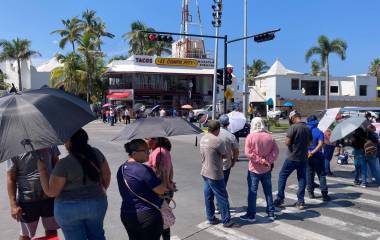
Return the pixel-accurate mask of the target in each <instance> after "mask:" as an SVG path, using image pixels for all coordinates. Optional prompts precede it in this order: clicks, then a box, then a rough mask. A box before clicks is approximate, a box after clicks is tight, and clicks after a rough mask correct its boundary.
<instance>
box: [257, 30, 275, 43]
mask: <svg viewBox="0 0 380 240" xmlns="http://www.w3.org/2000/svg"><path fill="white" fill-rule="evenodd" d="M274 37H275V35H274V33H273V32H266V33H260V34H257V35H255V36H254V37H253V39H254V40H255V42H265V41H270V40H273V39H274Z"/></svg>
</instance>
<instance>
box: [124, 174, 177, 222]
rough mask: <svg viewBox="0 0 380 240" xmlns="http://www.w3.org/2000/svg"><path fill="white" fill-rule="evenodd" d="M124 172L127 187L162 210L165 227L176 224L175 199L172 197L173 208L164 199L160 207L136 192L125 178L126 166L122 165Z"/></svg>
mask: <svg viewBox="0 0 380 240" xmlns="http://www.w3.org/2000/svg"><path fill="white" fill-rule="evenodd" d="M122 173H123V179H124V182H125V185H126V186H127V188H128V189H129V191H131V192H132V193H133V194H134V195H135V196H136V197H138V198H139V199H141V200H143V201H144V202H146V203H148V204H150V205H152V206H153V207H154V208H155V209H157V210H158V211H160V212H161V216H162V221H163V222H164V229H168V228H170V227H171V226H173V225H174V223H175V216H174V214H173V209H174V208H175V207H176V203H175V201H174V200H173V199H171V201H172V202H173V204H174V207H173V208H171V207H170V206H169V203H170V202H169V203H168V202H167V201H166V200H165V199H164V200H163V202H162V205H161V207H158V206H157V205H156V204H154V203H152V202H151V201H149V200H148V199H145V198H143V197H141V196H139V195H137V193H135V192H134V191H133V190H132V189H131V188H130V187H129V185H128V182H127V180H126V179H125V177H124V176H125V175H124V168H123V167H122Z"/></svg>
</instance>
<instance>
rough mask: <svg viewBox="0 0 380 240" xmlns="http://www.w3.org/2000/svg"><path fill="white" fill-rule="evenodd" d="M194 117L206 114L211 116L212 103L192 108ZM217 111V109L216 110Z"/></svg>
mask: <svg viewBox="0 0 380 240" xmlns="http://www.w3.org/2000/svg"><path fill="white" fill-rule="evenodd" d="M193 112H194V118H195V119H197V120H199V119H200V118H201V117H202V116H203V115H205V114H208V116H209V117H211V116H212V105H206V106H204V107H202V108H199V109H193ZM217 113H218V111H217Z"/></svg>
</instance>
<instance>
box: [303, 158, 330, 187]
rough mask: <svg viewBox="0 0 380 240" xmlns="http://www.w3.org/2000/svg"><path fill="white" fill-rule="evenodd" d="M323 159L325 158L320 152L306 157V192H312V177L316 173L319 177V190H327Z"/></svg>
mask: <svg viewBox="0 0 380 240" xmlns="http://www.w3.org/2000/svg"><path fill="white" fill-rule="evenodd" d="M324 160H325V158H324V156H323V155H322V154H317V155H315V156H312V157H310V158H309V159H308V162H307V163H308V164H307V168H306V186H307V191H308V192H314V177H315V174H316V173H317V175H318V178H319V184H320V189H321V192H322V193H323V192H327V181H326V175H327V172H326V171H325V165H324Z"/></svg>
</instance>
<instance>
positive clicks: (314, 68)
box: [311, 60, 321, 76]
mask: <svg viewBox="0 0 380 240" xmlns="http://www.w3.org/2000/svg"><path fill="white" fill-rule="evenodd" d="M320 73H321V65H320V64H319V62H318V61H317V60H313V61H311V75H313V76H318V75H319V74H320Z"/></svg>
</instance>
